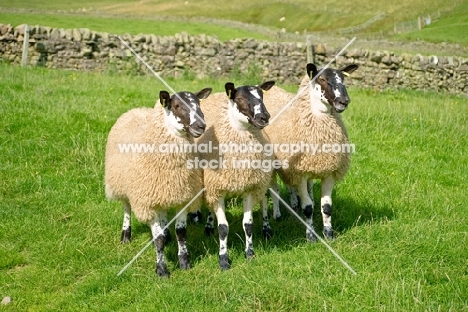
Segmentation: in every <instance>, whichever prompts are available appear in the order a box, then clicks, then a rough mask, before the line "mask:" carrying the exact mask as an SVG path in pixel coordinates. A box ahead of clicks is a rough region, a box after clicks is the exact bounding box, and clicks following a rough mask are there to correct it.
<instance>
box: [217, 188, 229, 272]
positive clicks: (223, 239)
mask: <svg viewBox="0 0 468 312" xmlns="http://www.w3.org/2000/svg"><path fill="white" fill-rule="evenodd" d="M224 209H225V207H224V196H221V198H220V199H219V201H218V207H217V209H216V219H217V220H218V234H219V267H220V268H221V270H227V269H229V268H230V266H231V265H230V264H229V254H228V246H227V242H228V234H229V224H228V222H227V219H226V213H225V212H224Z"/></svg>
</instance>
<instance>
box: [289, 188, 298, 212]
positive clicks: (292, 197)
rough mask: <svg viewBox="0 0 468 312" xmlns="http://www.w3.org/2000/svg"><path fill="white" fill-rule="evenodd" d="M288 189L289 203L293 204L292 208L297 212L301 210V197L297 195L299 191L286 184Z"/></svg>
mask: <svg viewBox="0 0 468 312" xmlns="http://www.w3.org/2000/svg"><path fill="white" fill-rule="evenodd" d="M286 188H287V189H288V194H289V203H290V204H291V208H292V209H294V210H295V211H298V210H299V207H300V206H301V202H300V196H299V195H298V194H297V190H296V189H295V188H294V187H293V186H290V185H288V184H286Z"/></svg>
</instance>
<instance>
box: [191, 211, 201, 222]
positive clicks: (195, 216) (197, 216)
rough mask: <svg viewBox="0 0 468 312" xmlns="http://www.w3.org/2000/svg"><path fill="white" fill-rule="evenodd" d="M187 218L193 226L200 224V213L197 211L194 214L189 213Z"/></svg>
mask: <svg viewBox="0 0 468 312" xmlns="http://www.w3.org/2000/svg"><path fill="white" fill-rule="evenodd" d="M188 218H189V220H190V222H191V223H193V224H197V223H200V221H201V219H202V213H201V211H200V210H197V211H195V212H190V213H189V214H188Z"/></svg>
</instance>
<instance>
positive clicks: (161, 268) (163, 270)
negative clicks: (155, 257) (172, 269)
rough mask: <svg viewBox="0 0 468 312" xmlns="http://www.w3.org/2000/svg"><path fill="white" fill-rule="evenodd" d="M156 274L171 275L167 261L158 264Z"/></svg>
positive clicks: (160, 275)
mask: <svg viewBox="0 0 468 312" xmlns="http://www.w3.org/2000/svg"><path fill="white" fill-rule="evenodd" d="M156 274H158V276H159V277H166V278H168V277H169V276H170V273H169V271H168V270H167V266H166V264H165V263H163V264H160V263H158V264H156Z"/></svg>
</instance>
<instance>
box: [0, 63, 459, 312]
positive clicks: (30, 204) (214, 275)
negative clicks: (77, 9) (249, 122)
mask: <svg viewBox="0 0 468 312" xmlns="http://www.w3.org/2000/svg"><path fill="white" fill-rule="evenodd" d="M254 77H255V75H252V76H251V77H250V78H249V79H250V80H245V79H244V78H242V77H232V79H233V81H235V82H236V84H244V83H258V81H254V80H255V79H254ZM169 83H170V84H171V85H172V87H173V88H175V89H176V90H181V89H188V90H192V91H196V90H199V89H201V88H204V87H207V86H212V87H213V88H214V90H215V91H216V92H219V91H221V90H222V85H223V84H224V81H214V80H209V79H208V80H196V81H193V80H189V79H187V80H184V79H178V80H175V81H169ZM0 88H1V90H2V92H1V93H0V102H1V103H2V104H1V105H0V124H1V125H2V127H1V128H0V164H1V166H0V220H1V222H0V298H3V297H5V296H11V297H12V298H13V302H12V303H11V304H10V305H8V306H4V307H2V311H57V310H61V311H78V310H79V311H85V310H89V311H137V310H141V311H154V310H165V311H182V310H189V311H464V310H466V309H468V304H467V300H468V297H467V294H468V271H467V268H468V262H467V259H468V250H467V248H466V246H467V244H468V236H467V233H468V220H467V216H468V210H467V209H468V208H467V205H466V203H467V202H468V193H467V192H466V191H465V186H466V185H467V183H468V181H467V175H466V172H467V170H468V163H467V158H466V155H467V153H468V150H467V146H466V144H465V143H466V142H465V140H464V136H463V135H465V134H466V133H467V132H468V129H467V125H468V122H467V119H468V115H467V113H466V99H465V98H461V97H456V96H450V95H441V94H435V93H422V92H409V91H399V92H395V91H387V92H382V93H378V92H374V91H369V90H358V89H351V90H349V94H350V96H351V98H352V103H351V104H350V107H349V109H348V110H347V111H346V112H344V113H343V118H344V121H345V123H346V124H347V125H348V131H349V135H350V138H351V140H352V142H353V143H355V145H356V153H355V154H353V160H352V167H351V170H350V172H349V174H348V175H347V176H346V178H345V179H344V181H342V182H341V183H339V184H338V185H337V187H336V188H335V192H334V194H333V198H334V199H333V200H334V215H333V223H334V226H335V228H336V231H337V234H338V237H337V239H336V240H335V241H334V242H332V243H331V245H332V247H333V248H334V249H335V250H336V251H337V252H338V253H339V254H340V255H341V256H342V257H343V258H344V259H345V260H346V261H347V262H348V263H349V264H350V265H351V266H352V267H353V269H354V270H356V271H357V276H354V275H352V274H351V273H350V272H349V271H348V270H347V269H346V268H345V267H343V266H342V265H341V263H340V262H338V261H337V260H336V259H335V258H334V257H333V255H332V254H331V253H330V252H329V251H328V250H327V249H326V248H325V247H324V246H323V245H321V244H320V243H317V244H314V245H310V244H309V243H307V242H306V241H305V239H304V232H305V231H304V227H303V226H302V224H301V223H299V222H298V220H296V219H295V218H294V217H292V216H290V215H289V214H288V212H286V211H283V213H284V216H285V218H284V220H282V221H280V222H272V226H273V229H274V231H275V236H274V237H273V238H272V239H271V240H269V241H264V240H263V239H261V226H260V224H261V215H260V213H259V211H258V210H256V211H255V214H254V217H255V227H254V245H255V248H256V258H255V259H254V260H253V261H251V262H249V263H247V262H246V261H245V258H244V255H243V248H244V243H243V232H242V224H241V223H242V221H241V220H242V216H241V214H242V212H241V209H240V208H239V207H238V206H237V205H235V202H232V204H234V206H231V208H230V210H229V213H228V220H229V222H230V224H231V228H230V236H229V237H230V238H229V248H230V255H231V258H232V268H231V270H230V271H228V272H220V271H219V269H218V264H217V258H218V256H217V255H218V243H217V239H216V237H210V238H207V237H205V236H204V234H203V227H202V226H201V225H190V226H189V227H188V240H189V241H188V243H189V246H188V248H189V251H190V252H191V255H192V262H193V268H192V269H191V270H190V271H180V270H178V269H177V246H176V244H175V243H174V242H173V243H171V244H169V245H168V247H167V248H166V251H167V258H168V262H169V269H170V270H171V272H172V275H171V278H170V279H168V280H161V279H158V278H157V277H156V275H155V273H154V261H155V259H154V258H155V256H154V254H155V252H154V249H153V248H152V247H151V248H150V249H149V250H147V251H146V252H145V253H143V254H142V255H141V257H140V258H139V259H138V260H137V261H136V262H135V263H134V264H133V265H132V266H131V267H130V268H129V269H128V270H127V271H126V272H125V273H124V274H123V275H122V276H120V277H117V276H116V275H117V273H118V272H119V271H120V270H121V269H122V267H123V266H124V265H125V264H126V263H127V262H128V261H129V260H130V259H131V258H132V257H133V256H134V255H135V254H136V253H137V252H138V251H139V250H140V249H141V248H142V247H143V246H144V245H145V244H146V243H147V241H148V240H149V238H150V230H149V228H148V227H147V226H145V225H143V224H140V223H139V222H137V221H136V220H134V222H133V224H132V226H133V233H134V236H133V241H132V243H131V244H129V245H125V246H124V245H121V244H120V243H119V239H120V227H121V221H122V209H121V205H120V204H119V203H116V202H108V201H107V200H106V199H105V196H104V190H103V174H104V172H103V167H104V146H105V142H106V137H107V134H108V132H109V129H110V127H111V126H112V125H113V123H114V122H115V120H116V119H117V118H118V116H119V115H120V114H122V113H123V112H125V111H126V110H128V109H130V108H133V107H137V106H148V107H151V106H153V105H154V103H155V102H156V100H157V95H158V92H159V90H160V89H161V88H162V86H161V83H160V82H158V81H157V80H156V79H154V78H151V77H130V76H121V75H116V74H95V73H82V72H73V71H61V70H47V69H43V68H19V67H14V66H6V65H4V64H0ZM317 186H318V185H317ZM317 194H318V193H317ZM315 199H316V202H319V198H318V197H317V195H316V198H315ZM314 218H315V221H316V228H317V230H318V231H320V230H321V225H320V223H321V222H320V212H319V210H318V209H317V210H316V213H315V215H314ZM171 231H172V233H173V237H174V229H173V227H171Z"/></svg>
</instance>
